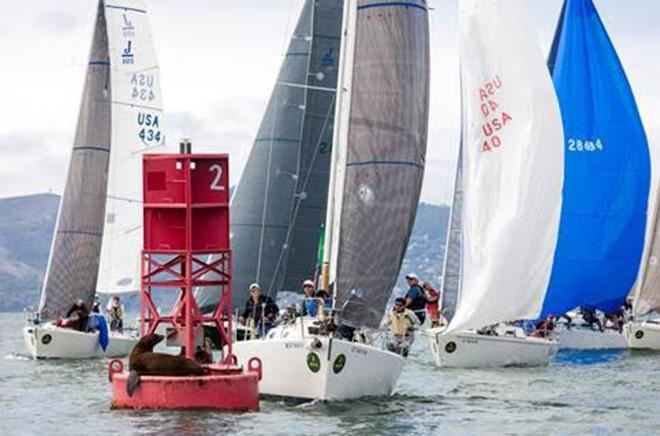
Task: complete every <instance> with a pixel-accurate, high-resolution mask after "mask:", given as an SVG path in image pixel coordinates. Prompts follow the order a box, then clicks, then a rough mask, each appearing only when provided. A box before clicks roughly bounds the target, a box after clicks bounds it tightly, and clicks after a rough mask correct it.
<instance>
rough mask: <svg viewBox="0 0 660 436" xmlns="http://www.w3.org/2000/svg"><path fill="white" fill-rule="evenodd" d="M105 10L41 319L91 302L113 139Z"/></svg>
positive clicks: (93, 53) (101, 6) (99, 17)
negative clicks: (79, 304) (79, 300)
mask: <svg viewBox="0 0 660 436" xmlns="http://www.w3.org/2000/svg"><path fill="white" fill-rule="evenodd" d="M104 9H105V8H104V3H103V1H101V2H99V7H98V12H97V18H96V27H95V30H94V39H93V42H92V48H91V53H90V58H89V66H88V67H87V77H86V79H85V87H84V91H83V96H82V103H81V106H80V114H79V116H78V128H77V131H76V136H75V141H74V146H73V151H72V154H71V161H70V163H69V172H68V176H67V180H66V185H65V188H64V194H63V196H62V201H61V204H60V210H59V215H58V219H57V225H56V231H55V235H54V237H53V244H52V247H51V253H50V259H49V263H48V269H47V272H46V279H45V282H44V287H43V291H42V294H41V301H40V304H39V312H40V314H41V316H42V317H43V318H44V319H52V318H55V317H58V316H63V315H65V314H66V311H67V309H68V308H69V307H70V306H71V305H72V304H73V303H74V302H75V301H76V300H77V299H79V298H81V299H82V300H83V301H84V302H85V304H86V305H87V307H91V304H92V300H93V298H94V293H95V290H96V279H97V276H98V266H99V256H100V252H101V240H102V237H103V222H104V217H105V192H106V183H107V172H108V162H109V157H110V140H111V128H110V121H111V120H110V118H111V113H110V111H111V107H110V100H111V98H110V97H111V95H110V94H111V90H110V61H109V57H108V38H107V32H106V20H105V12H104Z"/></svg>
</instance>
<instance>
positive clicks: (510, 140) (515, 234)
mask: <svg viewBox="0 0 660 436" xmlns="http://www.w3.org/2000/svg"><path fill="white" fill-rule="evenodd" d="M523 8H524V4H523V2H521V1H512V0H506V1H505V0H462V1H461V2H460V18H459V20H460V50H461V68H462V70H461V71H462V73H461V75H462V77H461V79H462V86H463V91H462V94H463V98H464V101H463V108H464V111H465V114H464V122H465V126H464V132H465V137H464V140H465V142H464V147H465V149H464V155H463V157H464V162H463V176H464V185H463V187H464V190H465V191H464V203H463V206H464V209H463V217H462V218H463V220H462V221H463V269H462V274H463V277H462V294H461V299H460V303H459V307H458V308H457V312H456V315H455V317H454V318H453V320H452V322H451V324H450V326H449V331H457V330H462V329H470V328H480V327H483V326H485V325H489V324H494V323H498V322H502V321H509V320H516V319H521V318H535V317H536V316H538V314H539V313H540V310H541V306H542V303H543V299H544V296H545V291H546V289H547V285H548V280H549V277H550V270H551V267H552V261H553V255H554V250H555V246H556V243H557V235H558V226H559V214H560V210H561V201H562V196H561V191H562V184H563V173H564V164H563V162H564V155H563V132H562V124H561V117H560V111H559V105H558V103H557V98H556V96H555V93H554V89H553V85H552V82H551V79H550V75H549V73H548V70H547V67H546V65H545V61H544V59H543V56H542V54H541V51H540V49H539V48H538V46H537V44H536V42H535V35H534V31H533V30H532V28H531V27H530V26H529V24H528V22H527V20H526V19H525V17H524V15H523V14H522V12H521V9H523Z"/></svg>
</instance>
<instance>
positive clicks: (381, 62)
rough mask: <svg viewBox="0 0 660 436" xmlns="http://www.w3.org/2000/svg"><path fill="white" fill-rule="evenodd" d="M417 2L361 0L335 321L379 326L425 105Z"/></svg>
mask: <svg viewBox="0 0 660 436" xmlns="http://www.w3.org/2000/svg"><path fill="white" fill-rule="evenodd" d="M428 29H429V24H428V12H427V6H426V2H425V1H421V0H414V1H408V2H405V3H404V2H399V1H382V0H380V1H375V0H360V1H359V2H358V11H357V29H356V41H355V55H354V60H353V87H352V97H351V102H350V104H351V109H350V110H351V112H350V120H349V126H348V128H349V132H348V155H347V164H346V176H345V180H344V188H343V200H342V210H341V218H340V223H341V224H340V233H339V245H338V247H337V250H338V251H337V260H336V273H335V274H336V275H335V287H336V296H337V302H336V307H337V308H338V309H339V310H340V316H341V319H342V322H343V323H345V324H348V325H351V326H354V327H369V328H376V327H378V326H379V324H380V322H381V319H382V317H383V313H384V311H385V306H386V304H387V301H388V299H389V297H390V294H391V291H392V288H393V286H394V284H395V283H396V279H397V276H398V273H399V269H400V267H401V263H402V261H403V256H404V254H405V251H406V247H407V245H408V240H409V238H410V233H411V231H412V226H413V223H414V221H415V214H416V211H417V205H418V202H419V194H420V190H421V186H422V179H423V176H424V164H425V154H426V138H427V127H428V109H429V100H428V96H429V30H428Z"/></svg>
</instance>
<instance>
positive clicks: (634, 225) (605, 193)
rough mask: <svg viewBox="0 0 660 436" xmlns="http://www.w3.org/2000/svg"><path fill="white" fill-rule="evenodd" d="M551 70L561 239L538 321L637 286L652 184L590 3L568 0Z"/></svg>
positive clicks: (606, 304)
mask: <svg viewBox="0 0 660 436" xmlns="http://www.w3.org/2000/svg"><path fill="white" fill-rule="evenodd" d="M549 64H550V65H551V67H552V74H553V78H554V82H555V88H556V90H557V95H558V97H559V103H560V106H561V110H562V117H563V122H564V131H565V139H566V143H565V151H564V154H565V159H566V167H565V182H564V202H563V206H562V215H561V225H560V230H559V241H558V243H557V252H556V254H555V258H554V266H553V270H552V277H551V280H550V285H549V288H548V293H547V296H546V298H545V302H544V305H543V314H547V313H555V314H559V313H564V312H566V311H567V310H570V309H572V308H575V307H577V306H582V305H591V306H595V307H597V308H599V309H601V310H603V311H606V312H607V311H611V310H614V309H616V308H617V307H619V306H620V305H621V304H622V303H623V302H624V299H625V298H626V296H627V294H628V293H629V291H630V289H631V287H632V286H633V283H634V282H635V279H636V276H637V273H638V270H639V265H640V259H641V256H642V251H643V245H644V232H645V226H646V214H647V202H648V195H649V185H650V162H649V161H650V158H649V150H648V144H647V140H646V135H645V133H644V128H643V126H642V122H641V119H640V116H639V113H638V110H637V106H636V104H635V99H634V97H633V94H632V90H631V88H630V85H629V83H628V80H627V78H626V75H625V72H624V70H623V67H622V65H621V62H620V61H619V59H618V57H617V54H616V51H615V50H614V47H613V45H612V43H611V41H610V39H609V37H608V35H607V32H606V30H605V28H604V26H603V23H602V22H601V20H600V18H599V16H598V13H597V11H596V9H595V7H594V5H593V3H592V2H591V0H567V2H566V4H565V5H564V9H563V13H562V17H561V19H560V22H559V28H558V29H557V35H556V37H555V44H554V49H553V52H552V54H551V58H550V61H549Z"/></svg>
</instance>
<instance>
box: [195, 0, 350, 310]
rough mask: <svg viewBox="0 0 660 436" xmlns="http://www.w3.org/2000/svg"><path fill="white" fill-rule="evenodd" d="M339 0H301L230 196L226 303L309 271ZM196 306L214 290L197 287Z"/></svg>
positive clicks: (328, 133) (323, 189)
mask: <svg viewBox="0 0 660 436" xmlns="http://www.w3.org/2000/svg"><path fill="white" fill-rule="evenodd" d="M341 19H342V2H341V1H337V0H316V1H314V0H308V1H307V2H306V3H305V5H304V6H303V10H302V13H301V16H300V19H299V21H298V24H297V26H296V29H295V31H294V34H293V36H292V38H291V42H290V44H289V47H288V50H287V53H286V56H285V60H284V63H283V65H282V67H281V69H280V73H279V76H278V78H277V83H276V84H275V88H274V90H273V93H272V96H271V99H270V101H269V103H268V107H267V108H266V113H265V115H264V118H263V120H262V122H261V126H260V127H259V131H258V133H257V137H256V139H255V141H254V144H253V146H252V150H251V152H250V155H249V157H248V160H247V163H246V166H245V169H244V170H243V174H242V175H241V180H240V182H239V184H238V186H237V188H236V193H235V194H234V197H233V200H232V219H231V234H232V250H233V260H234V262H233V264H234V267H233V279H234V285H233V289H234V295H233V299H234V305H235V306H237V307H242V305H243V304H244V302H245V300H246V299H247V295H248V293H247V289H248V286H249V285H250V283H252V282H257V283H259V284H260V285H261V287H262V290H263V292H264V293H266V294H268V295H270V296H272V297H275V296H276V294H277V292H278V291H279V290H280V289H281V287H282V285H283V283H284V285H285V288H286V289H288V290H296V289H297V288H298V287H299V286H300V282H301V280H302V279H303V278H308V277H310V276H311V275H312V274H313V273H314V269H315V264H316V254H315V253H316V250H317V247H318V240H319V232H320V228H321V225H322V223H323V221H324V219H325V204H326V197H327V189H328V186H327V185H328V181H327V180H328V177H329V175H328V174H329V168H330V152H331V149H330V146H331V144H332V131H333V124H334V123H333V117H334V98H335V88H336V81H337V73H336V69H337V59H338V57H339V48H338V47H339V38H340V29H341ZM197 299H198V303H199V305H200V306H201V307H202V308H203V310H208V309H210V308H212V307H213V306H214V305H215V304H216V303H217V301H218V295H217V290H216V291H215V292H213V291H205V292H203V293H198V295H197Z"/></svg>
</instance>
